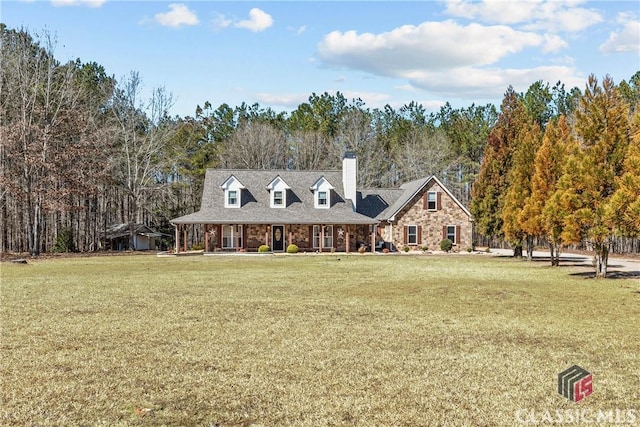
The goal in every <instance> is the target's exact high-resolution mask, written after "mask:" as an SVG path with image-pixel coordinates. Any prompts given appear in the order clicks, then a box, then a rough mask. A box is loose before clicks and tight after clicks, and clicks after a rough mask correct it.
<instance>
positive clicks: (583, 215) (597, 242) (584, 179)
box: [556, 75, 629, 277]
mask: <svg viewBox="0 0 640 427" xmlns="http://www.w3.org/2000/svg"><path fill="white" fill-rule="evenodd" d="M628 111H629V107H628V105H627V104H626V103H625V102H624V100H623V99H622V97H621V96H620V95H619V94H618V91H617V89H616V87H615V84H614V83H613V80H612V79H611V78H610V77H609V76H607V77H605V79H604V80H603V82H602V86H599V85H598V81H597V79H596V78H595V77H594V76H593V75H591V76H589V81H588V84H587V87H586V90H585V93H584V95H583V97H582V98H581V100H580V107H579V108H578V110H577V111H576V125H575V131H576V135H577V138H578V143H579V149H578V150H577V151H576V153H575V154H574V155H571V156H569V158H568V160H567V164H566V165H565V169H564V174H563V176H562V177H561V178H560V181H559V185H558V187H559V189H558V194H557V196H556V197H557V198H558V200H557V202H558V203H559V205H560V207H561V209H562V211H564V212H565V213H566V216H565V217H564V221H563V222H564V224H563V225H564V229H563V231H562V234H561V237H562V240H563V242H564V243H581V242H582V241H583V240H586V241H587V243H588V244H589V245H590V246H591V247H592V248H593V250H594V251H595V267H596V277H606V274H607V262H608V257H609V249H610V244H611V240H610V239H611V236H612V235H613V231H614V230H613V228H612V226H611V223H610V221H607V215H606V212H607V210H608V209H609V208H608V206H607V205H608V204H609V203H610V201H611V197H612V196H613V194H614V192H615V191H616V186H617V184H616V183H617V180H616V177H617V176H620V175H621V174H622V167H623V161H624V157H625V153H626V152H627V146H628V136H627V133H628Z"/></svg>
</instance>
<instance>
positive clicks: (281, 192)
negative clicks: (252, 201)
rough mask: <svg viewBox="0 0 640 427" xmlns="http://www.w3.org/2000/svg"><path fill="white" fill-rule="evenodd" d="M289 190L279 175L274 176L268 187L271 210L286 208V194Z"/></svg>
mask: <svg viewBox="0 0 640 427" xmlns="http://www.w3.org/2000/svg"><path fill="white" fill-rule="evenodd" d="M290 189H291V187H289V185H288V184H287V183H286V182H284V180H283V179H282V177H281V176H280V175H278V176H276V177H275V178H274V179H273V180H272V181H271V182H270V183H269V184H268V185H267V190H268V191H269V203H270V206H271V207H272V208H284V207H286V206H287V192H288V191H289V190H290Z"/></svg>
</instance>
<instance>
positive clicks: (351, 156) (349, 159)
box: [342, 151, 358, 211]
mask: <svg viewBox="0 0 640 427" xmlns="http://www.w3.org/2000/svg"><path fill="white" fill-rule="evenodd" d="M357 171H358V161H357V159H356V153H355V152H353V151H347V152H345V153H344V156H342V185H343V186H344V197H345V198H347V199H349V200H351V203H353V210H354V211H355V210H356V198H357V197H356V173H357Z"/></svg>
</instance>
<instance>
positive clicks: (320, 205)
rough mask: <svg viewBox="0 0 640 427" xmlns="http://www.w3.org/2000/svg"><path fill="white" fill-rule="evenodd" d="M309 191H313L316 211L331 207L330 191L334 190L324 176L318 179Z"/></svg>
mask: <svg viewBox="0 0 640 427" xmlns="http://www.w3.org/2000/svg"><path fill="white" fill-rule="evenodd" d="M309 189H310V190H311V191H313V203H314V206H315V208H316V209H329V208H330V207H331V190H333V189H334V188H333V186H332V185H331V184H330V183H329V181H327V180H326V179H325V177H324V176H323V177H320V179H319V180H317V181H316V182H315V183H314V184H313V185H312V186H311V188H309Z"/></svg>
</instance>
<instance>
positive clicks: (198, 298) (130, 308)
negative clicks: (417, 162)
mask: <svg viewBox="0 0 640 427" xmlns="http://www.w3.org/2000/svg"><path fill="white" fill-rule="evenodd" d="M1 269H2V283H1V288H0V289H1V298H2V299H1V318H0V320H1V328H2V330H1V334H2V335H1V359H0V375H1V378H2V384H1V385H2V387H1V391H0V393H1V395H0V396H1V401H0V424H1V425H20V426H22V425H72V426H75V425H87V426H93V425H108V426H117V425H122V426H124V425H140V426H142V425H144V426H153V425H168V426H174V425H180V426H250V425H256V426H258V425H260V426H280V425H293V426H328V425H334V426H340V425H345V426H346V425H366V426H392V425H397V426H437V425H446V426H465V425H469V426H510V425H518V424H519V423H520V422H527V423H529V424H528V425H534V421H535V422H540V423H542V424H538V425H544V424H545V423H546V425H549V423H548V421H549V417H553V418H554V419H555V420H556V421H558V418H557V416H565V421H567V420H568V418H566V416H567V414H569V413H572V414H573V413H575V410H581V411H585V412H582V414H583V415H585V414H586V416H589V417H590V418H589V420H591V421H594V423H593V424H591V425H610V424H611V423H613V422H615V421H616V419H615V418H613V417H615V416H616V415H617V416H618V421H622V423H620V424H617V425H633V424H634V423H636V424H637V423H640V281H639V280H637V279H617V280H594V279H585V278H584V277H581V276H580V275H575V274H572V273H575V272H576V271H575V270H573V269H572V268H571V267H560V268H551V267H547V266H546V264H545V265H542V264H541V263H527V262H525V261H518V260H513V259H508V258H497V257H489V256H484V255H479V254H478V255H443V256H437V255H420V256H408V255H390V256H382V255H380V256H368V255H365V256H362V255H337V254H334V255H297V256H286V255H283V256H216V257H203V256H200V257H178V258H157V257H155V256H113V257H87V258H63V259H52V260H38V261H30V262H29V264H27V265H15V264H8V263H4V264H2V266H1ZM574 364H578V365H580V366H581V367H583V368H584V369H586V370H588V371H590V372H591V373H592V374H593V384H594V386H593V388H594V392H593V394H592V395H591V396H588V397H587V398H585V399H584V400H582V401H581V402H577V403H574V402H571V401H569V400H568V399H565V398H563V397H562V396H560V395H559V394H558V392H557V375H558V373H559V372H561V371H563V370H565V369H566V368H568V367H569V366H571V365H574ZM571 411H573V412H571ZM609 411H611V412H609ZM616 411H618V412H617V413H616ZM558 413H559V414H560V415H556V414H558ZM600 415H602V417H600ZM598 417H600V418H598ZM545 420H546V421H545ZM583 421H584V420H583ZM523 425H526V424H523ZM573 425H576V424H573Z"/></svg>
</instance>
